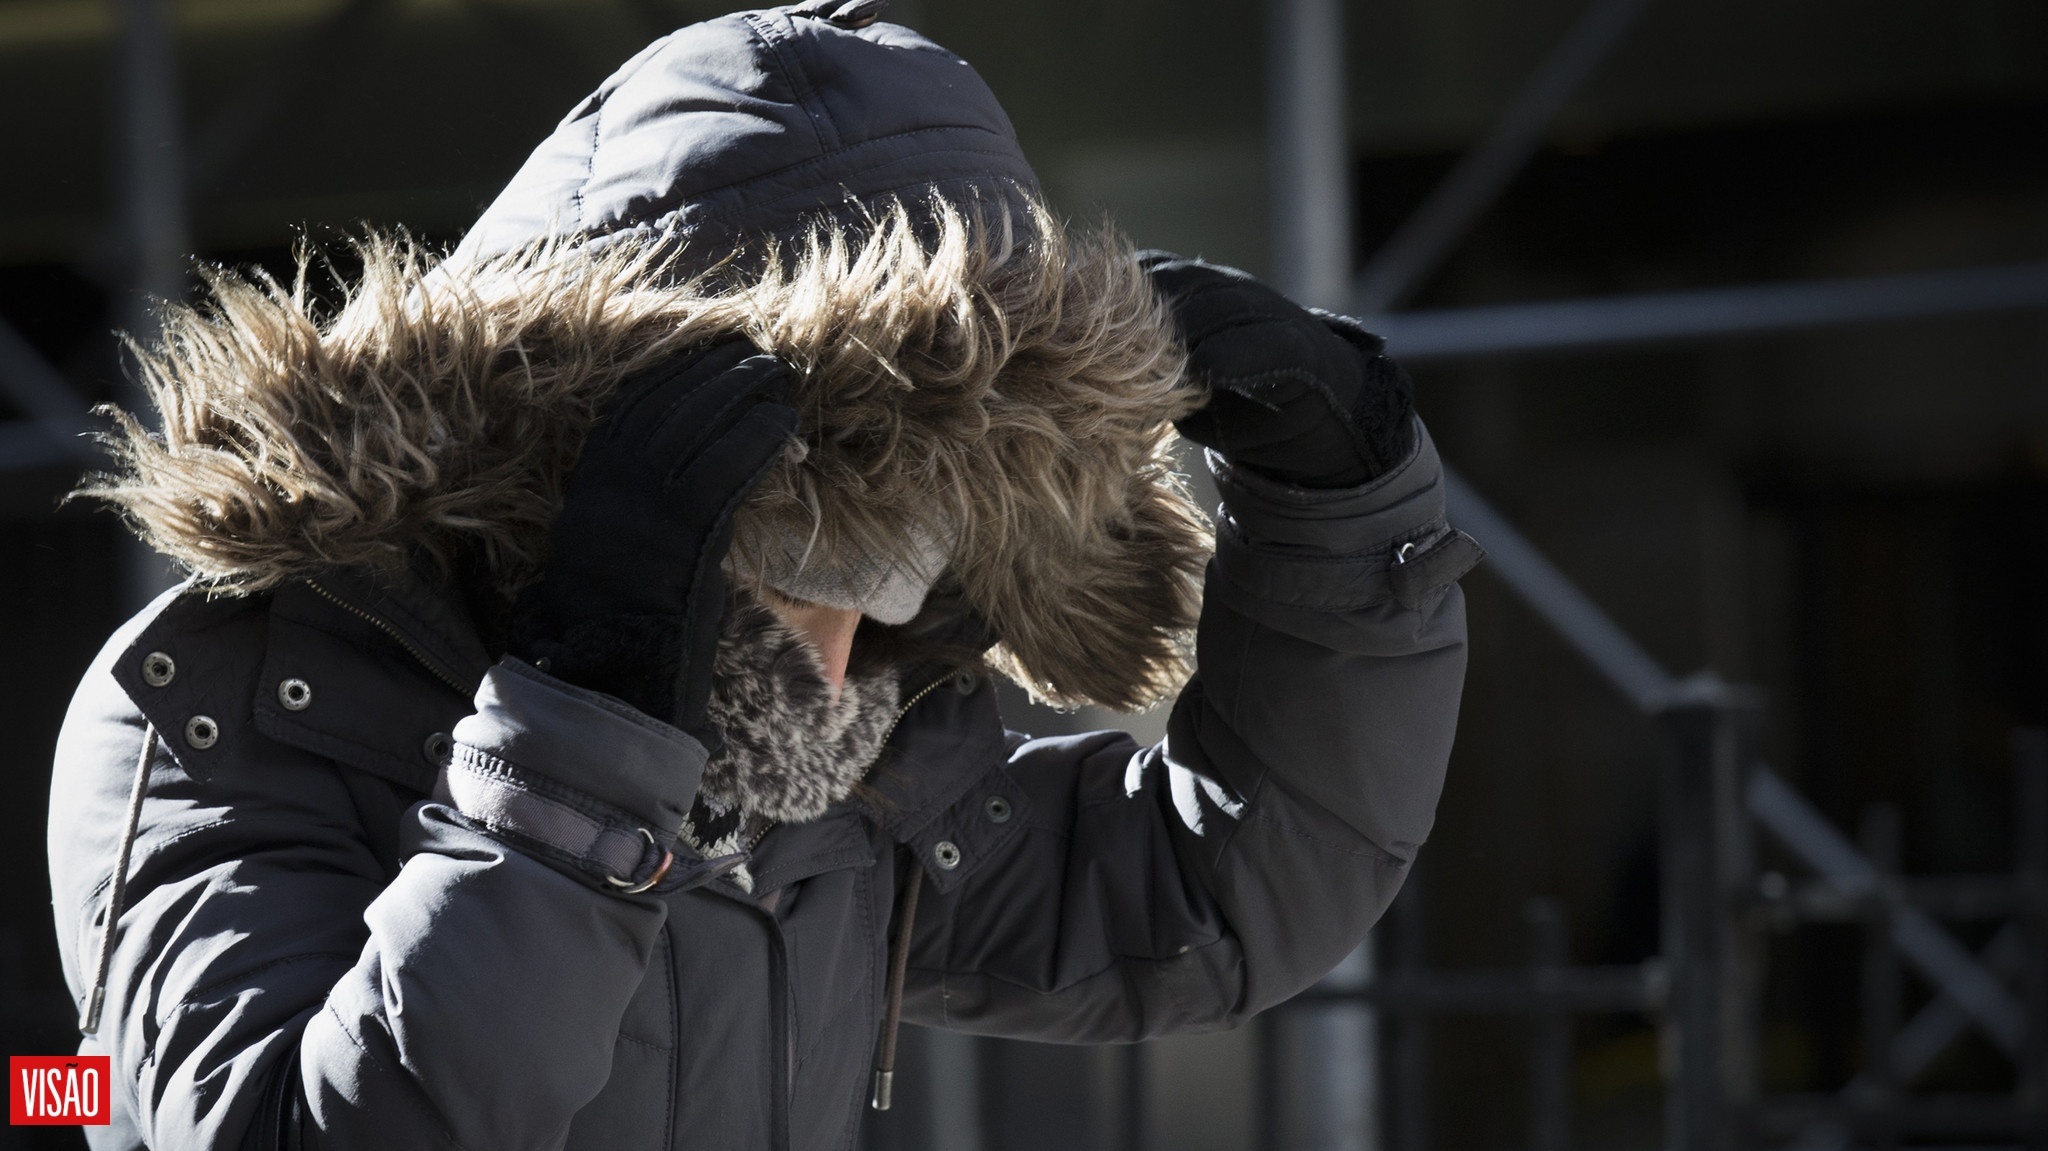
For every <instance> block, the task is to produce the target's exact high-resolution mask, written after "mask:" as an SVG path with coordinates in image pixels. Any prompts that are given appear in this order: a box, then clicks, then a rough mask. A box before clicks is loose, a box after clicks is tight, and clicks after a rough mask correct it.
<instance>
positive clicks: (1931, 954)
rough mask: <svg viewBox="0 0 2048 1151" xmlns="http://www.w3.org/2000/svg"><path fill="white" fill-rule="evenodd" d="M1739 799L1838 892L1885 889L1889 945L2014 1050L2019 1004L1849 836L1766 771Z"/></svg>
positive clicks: (2020, 1022) (2020, 1028)
mask: <svg viewBox="0 0 2048 1151" xmlns="http://www.w3.org/2000/svg"><path fill="white" fill-rule="evenodd" d="M1743 798H1744V800H1745V801H1746V803H1747V806H1748V807H1749V810H1750V813H1751V814H1752V815H1755V816H1756V818H1757V822H1759V823H1761V824H1763V825H1764V826H1765V827H1767V828H1769V829H1770V830H1771V833H1772V834H1773V835H1775V836H1777V837H1778V840H1779V841H1780V842H1782V843H1783V844H1784V845H1785V846H1786V847H1787V848H1789V849H1791V851H1792V853H1793V854H1794V855H1797V856H1798V857H1799V858H1800V861H1801V862H1803V863H1805V864H1806V865H1807V866H1808V867H1810V868H1812V869H1813V870H1814V872H1815V873H1816V874H1818V875H1820V876H1821V877H1822V878H1824V879H1826V880H1827V881H1828V882H1830V883H1832V884H1834V886H1835V889H1836V890H1838V891H1840V892H1841V893H1842V894H1843V895H1844V896H1846V897H1850V898H1859V897H1864V896H1870V895H1878V894H1884V895H1886V897H1887V898H1890V899H1893V900H1894V901H1895V902H1896V906H1895V907H1894V908H1893V912H1892V943H1893V945H1895V946H1896V947H1898V949H1899V953H1900V954H1902V955H1904V956H1905V957H1906V958H1907V959H1908V960H1909V961H1911V962H1912V964H1913V965H1914V966H1915V967H1918V968H1919V969H1920V971H1921V973H1922V974H1924V975H1926V976H1927V977H1928V978H1929V979H1930V980H1931V981H1933V983H1934V985H1935V986H1936V987H1938V988H1940V989H1941V992H1942V994H1944V995H1946V996H1947V997H1948V998H1950V999H1953V1000H1955V1002H1956V1005H1957V1006H1959V1007H1961V1008H1962V1009H1963V1010H1964V1011H1966V1012H1968V1013H1969V1016H1970V1018H1971V1019H1973V1020H1975V1021H1976V1023H1977V1026H1979V1027H1981V1028H1983V1029H1984V1033H1985V1034H1986V1035H1989V1036H1990V1037H1991V1040H1992V1041H1993V1042H1994V1043H1997V1044H1998V1046H1999V1047H2000V1048H2001V1049H2002V1050H2004V1051H2005V1053H2006V1054H2008V1055H2014V1054H2017V1053H2018V1052H2019V1049H2020V1044H2021V1043H2022V1042H2023V1041H2024V1040H2025V1038H2026V1009H2025V1008H2024V1007H2023V1006H2022V1005H2021V1004H2020V1001H2019V1000H2018V999H2016V998H2014V997H2013V994H2012V993H2011V992H2010V991H2007V990H2006V989H2005V984H2003V983H2000V982H1999V980H1998V977H1997V976H1996V975H1993V974H1992V973H1991V972H1990V971H1988V970H1986V969H1985V967H1984V965H1983V964H1981V963H1979V962H1977V958H1976V957H1975V956H1973V955H1971V954H1970V953H1969V952H1968V951H1966V950H1964V948H1963V945H1962V944H1960V943H1957V942H1956V938H1955V936H1953V935H1950V934H1949V933H1948V931H1947V930H1946V929H1945V928H1943V927H1942V926H1941V925H1940V924H1938V923H1936V922H1935V921H1934V919H1933V917H1932V916H1929V915H1928V914H1927V913H1926V912H1924V911H1921V910H1920V909H1919V908H1917V907H1914V906H1912V905H1911V904H1908V903H1905V902H1904V901H1903V900H1898V899H1897V897H1896V896H1892V895H1889V894H1888V893H1886V892H1885V891H1884V886H1883V884H1882V883H1881V881H1880V880H1881V876H1880V874H1879V872H1878V870H1877V868H1876V867H1875V866H1874V865H1873V864H1872V863H1871V862H1870V859H1869V858H1868V857H1867V856H1865V855H1864V854H1863V853H1862V852H1860V851H1858V850H1856V846H1855V844H1853V843H1851V842H1850V841H1849V838H1848V837H1847V836H1845V835H1843V834H1842V833H1841V832H1839V831H1836V830H1835V828H1834V825H1833V824H1831V823H1829V822H1828V821H1827V819H1826V818H1825V817H1824V816H1822V815H1821V814H1820V813H1819V812H1818V811H1815V810H1814V809H1813V807H1812V805H1811V804H1809V803H1807V802H1806V800H1805V799H1804V798H1803V797H1801V796H1800V794H1799V793H1798V792H1796V791H1793V790H1792V786H1791V785H1790V784H1788V783H1786V782H1785V781H1784V780H1783V779H1781V778H1779V777H1778V775H1777V774H1776V773H1775V772H1772V771H1771V770H1770V769H1768V768H1764V767H1759V768H1758V769H1757V770H1756V771H1754V772H1752V773H1751V775H1750V777H1749V787H1748V794H1747V795H1745V796H1744V797H1743Z"/></svg>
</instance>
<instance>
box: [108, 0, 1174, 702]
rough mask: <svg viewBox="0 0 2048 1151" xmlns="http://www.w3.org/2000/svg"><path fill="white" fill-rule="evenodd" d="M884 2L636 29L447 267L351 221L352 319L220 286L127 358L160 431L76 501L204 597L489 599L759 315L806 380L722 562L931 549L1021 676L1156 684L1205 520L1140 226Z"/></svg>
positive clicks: (1092, 692) (757, 566)
mask: <svg viewBox="0 0 2048 1151" xmlns="http://www.w3.org/2000/svg"><path fill="white" fill-rule="evenodd" d="M880 7H881V5H880V3H879V2H878V0H810V2H808V3H804V4H800V5H796V6H794V7H790V8H782V9H774V10H768V11H761V12H742V13H736V14H734V15H731V16H724V17H720V18H718V19H716V20H710V21H706V22H704V23H702V24H696V25H692V26H690V27H688V28H684V29H681V30H679V31H677V32H675V33H673V34H672V35H670V36H667V37H664V38H663V39H661V40H658V41H656V42H655V43H654V44H652V45H650V46H649V47H648V48H647V49H646V50H644V51H642V52H641V53H640V54H638V55H637V56H635V57H634V58H633V59H632V60H630V61H628V62H627V63H626V64H625V65H624V66H622V67H621V68H620V69H619V71H618V72H617V73H616V74H614V75H613V76H612V77H611V78H610V79H608V80H606V81H605V83H604V84H603V85H601V86H600V87H599V89H598V90H597V91H596V92H594V93H592V94H591V96H590V97H588V98H587V99H585V100H584V101H583V102H582V103H581V104H579V105H578V106H577V107H576V108H575V109H573V110H572V111H571V112H570V114H569V115H568V117H566V118H565V119H564V120H563V121H562V123H561V125H559V126H558V127H557V128H556V130H555V131H554V133H553V134H551V135H550V136H549V137H548V138H547V140H545V141H543V143H542V144H541V146H540V147H539V148H538V149H536V150H535V151H534V153H533V155H532V157H531V158H530V159H529V160H528V161H527V162H526V164H525V166H524V167H522V168H521V169H520V171H519V173H518V174H517V175H516V176H515V177H514V178H513V180H512V182H511V184H510V185H509V186H508V187H507V188H506V189H505V190H504V192H503V193H502V194H501V195H500V196H499V197H498V199H497V201H496V202H495V203H493V204H492V205H491V207H490V208H489V209H488V210H487V211H486V212H485V213H484V215H483V218H482V219H481V220H479V221H478V223H477V225H476V227H475V228H474V229H472V230H471V232H470V233H469V234H468V236H467V237H466V238H465V239H464V240H463V242H462V244H461V246H460V247H459V248H458V249H457V250H456V251H455V252H454V253H452V254H451V255H449V256H448V257H447V258H445V259H439V258H437V257H435V256H434V255H433V254H431V253H427V252H424V251H423V250H421V249H420V248H419V247H417V246H415V245H413V244H411V243H410V242H408V241H407V240H405V239H404V238H403V237H391V236H383V237H379V236H372V237H370V238H368V239H366V240H364V241H362V242H360V243H359V244H358V245H357V248H356V251H355V253H354V256H355V260H356V261H359V262H360V265H361V268H362V271H361V274H360V276H358V277H356V278H354V279H353V280H352V282H350V283H347V284H344V285H341V289H342V291H341V295H342V296H343V299H344V302H343V303H342V304H341V305H340V306H339V307H338V308H334V309H329V310H327V311H323V310H322V309H321V308H320V307H318V306H317V305H316V303H315V302H314V298H315V295H316V293H314V292H311V291H310V290H309V288H308V285H307V277H306V274H305V270H304V265H303V264H302V267H301V272H300V275H299V278H298V280H297V281H296V282H295V283H293V284H292V285H290V286H284V285H279V284H275V283H272V282H270V281H268V280H265V279H263V278H261V277H260V276H258V277H254V278H250V277H244V276H236V275H231V274H225V273H220V272H215V273H213V274H211V275H210V276H208V288H209V291H208V294H207V298H206V299H204V300H203V301H201V302H200V303H199V304H197V305H196V306H190V307H185V306H179V307H173V308H171V309H169V311H168V313H167V315H166V317H165V323H164V325H163V329H162V330H163V333H164V335H163V339H162V342H161V343H160V345H159V346H157V347H155V348H153V349H148V350H145V351H143V352H142V353H141V355H140V359H141V364H142V374H143V378H144V380H145V381H146V383H147V385H148V387H149V388H150V390H151V391H152V393H153V395H154V398H155V400H156V403H157V406H158V408H159V409H160V411H161V413H162V419H161V427H162V431H161V433H160V435H151V434H148V433H146V432H145V431H144V430H143V428H142V426H141V425H140V424H138V423H136V422H135V421H133V420H130V419H127V418H125V417H123V418H122V421H121V427H120V433H119V435H118V436H116V437H115V439H114V442H113V447H114V451H115V453H116V456H117V459H118V465H119V466H118V468H117V469H116V470H115V471H114V472H113V473H111V474H109V475H106V476H102V477H99V478H97V479H96V480H93V481H91V482H90V483H89V484H88V486H87V487H86V488H85V489H84V490H85V492H86V494H89V495H93V496H97V497H100V498H103V499H106V500H109V501H112V502H113V503H115V504H116V505H118V506H119V507H120V508H122V509H123V510H124V511H125V512H126V514H127V515H128V517H129V518H130V520H131V521H132V522H133V523H134V525H135V526H136V527H137V529H138V530H139V531H140V533H141V534H142V535H143V536H144V537H145V538H146V539H147V540H148V541H149V542H150V543H151V544H153V545H154V546H155V547H157V548H158V549H159V550H160V551H163V552H164V553H165V554H167V555H170V556H172V557H173V558H175V559H177V560H178V561H180V562H181V563H183V564H184V565H186V566H187V567H189V568H190V569H191V570H192V571H193V572H195V573H197V574H198V575H199V576H200V577H201V578H202V579H203V580H204V581H205V582H207V583H209V584H211V585H212V586H213V587H214V588H216V589H218V590H221V591H233V592H249V591H257V590H261V589H264V588H268V587H274V586H276V585H277V584H278V583H280V582H281V581H283V580H286V579H289V578H291V577H292V576H293V575H295V574H297V573H301V572H305V571H308V570H310V569H313V568H317V567H323V566H327V565H336V564H340V565H367V566H371V567H382V568H393V567H397V566H400V565H402V564H405V563H408V562H410V561H411V560H412V559H414V558H416V557H420V556H425V557H428V558H430V559H433V560H436V561H438V562H440V563H441V564H443V565H448V564H452V563H455V562H457V561H460V562H462V563H464V564H465V565H466V569H467V570H475V568H477V567H481V568H482V569H483V570H484V571H485V572H486V573H487V575H488V576H489V577H490V578H491V579H492V580H493V581H494V582H495V583H496V584H497V585H498V586H499V588H500V589H501V590H508V591H509V590H512V589H516V588H517V587H519V586H520V585H522V584H523V583H525V582H527V581H529V580H530V579H532V578H533V576H534V574H535V573H536V571H537V569H538V564H539V562H540V559H541V557H542V555H543V553H544V551H545V547H546V537H547V526H548V524H549V522H550V521H551V520H552V518H553V516H554V513H555V510H556V508H557V507H558V504H559V499H560V494H561V490H562V483H563V478H564V476H565V475H566V474H567V473H568V471H569V469H570V468H571V467H572V466H573V465H574V463H575V459H576V455H577V452H578V451H579V450H580V447H581V444H582V441H583V436H584V432H585V430H586V429H587V428H588V427H589V425H590V422H591V420H592V417H593V413H594V412H595V411H596V410H597V409H598V406H599V405H600V404H601V403H602V401H603V398H604V396H605V394H606V393H607V392H608V390H609V389H610V388H611V387H612V386H613V385H614V384H615V383H617V382H618V381H619V380H620V379H621V378H623V377H625V376H628V375H630V374H632V373H634V372H636V371H639V370H641V369H643V368H646V367H648V366H650V365H651V364H653V363H654V362H655V361H657V360H659V359H661V358H662V357H665V356H668V355H671V354H673V353H675V352H676V351H678V350H679V349H682V348H684V347H687V346H689V345H692V344H696V343H700V342H704V341H709V340H714V339H719V338H724V337H728V336H732V335H743V336H745V337H747V338H748V339H751V340H752V341H753V342H754V343H755V344H757V345H758V346H760V347H761V348H762V349H763V350H766V351H769V352H773V353H775V354H776V355H779V356H781V357H782V358H783V359H784V360H786V361H788V363H789V364H790V365H792V367H793V368H794V369H795V370H796V374H797V382H796V385H795V388H794V393H793V397H792V400H793V403H794V404H795V405H796V407H797V409H798V412H799V416H800V420H801V432H800V435H799V436H798V438H797V440H796V441H795V442H793V443H792V444H791V446H790V450H789V451H788V453H787V454H786V456H785V458H784V460H783V461H782V464H781V466H780V467H779V468H776V469H774V470H773V471H771V472H770V474H769V475H768V477H767V479H766V480H765V481H764V482H763V483H762V485H761V486H760V488H759V489H758V490H757V491H756V492H755V493H754V495H753V497H752V499H751V500H750V501H749V503H748V504H747V505H746V506H745V507H744V508H743V509H742V511H741V513H740V515H739V516H738V517H737V529H736V539H735V544H734V552H735V555H734V562H733V563H731V564H729V565H728V570H729V571H732V572H734V573H735V574H736V575H742V574H743V573H749V572H758V571H761V570H764V563H763V562H762V561H768V562H769V563H771V564H772V562H773V561H775V560H776V559H777V557H778V554H779V553H780V552H781V551H783V550H786V549H787V548H789V547H790V546H791V541H800V542H801V545H802V563H803V564H804V565H807V566H808V565H821V566H823V567H824V568H826V569H828V570H829V571H854V570H873V568H874V567H875V565H876V563H877V561H878V560H884V561H894V562H897V563H901V564H904V565H908V566H910V567H918V566H925V567H927V568H928V565H929V561H930V558H931V551H932V547H931V545H932V541H950V547H949V548H948V549H947V550H948V551H949V553H950V563H949V564H948V565H947V567H946V569H945V571H944V572H943V573H939V585H938V588H937V589H936V590H937V591H938V592H940V593H943V594H938V595H934V596H933V597H932V599H933V601H934V603H935V604H939V603H957V602H958V601H960V600H964V601H965V602H966V604H967V605H968V606H969V607H971V608H972V609H973V610H974V611H975V612H976V613H978V614H979V616H980V617H981V620H982V622H983V623H984V624H986V625H987V627H986V630H987V631H988V632H989V633H990V634H992V635H993V636H995V637H997V638H998V640H999V646H998V647H997V648H996V649H995V651H994V653H993V660H994V663H995V666H996V668H997V669H998V670H1000V671H1002V672H1004V673H1005V674H1008V675H1009V676H1011V677H1012V678H1014V679H1015V680H1017V681H1018V682H1019V683H1021V684H1023V685H1024V686H1025V687H1027V688H1028V689H1029V690H1030V691H1031V692H1032V693H1033V694H1034V695H1036V696H1037V697H1039V698H1042V699H1045V700H1047V701H1050V702H1054V703H1058V704H1062V705H1071V704H1080V703H1095V704H1100V705H1103V706H1108V707H1113V708H1124V709H1130V708H1138V707H1143V706H1146V705H1148V704H1150V703H1152V702H1155V701H1156V700H1158V699H1160V698H1162V697H1164V696H1165V695H1167V694H1169V693H1171V692H1172V691H1173V690H1175V689H1176V688H1177V687H1178V686H1179V684H1180V683H1181V682H1182V681H1183V679H1184V678H1185V675H1186V671H1187V666H1186V664H1187V660H1188V657H1189V653H1190V648H1191V645H1190V644H1189V643H1188V635H1189V632H1190V629H1191V628H1192V627H1193V624H1194V622H1195V616H1196V614H1197V610H1198V600H1199V594H1200V579H1201V572H1202V567H1203V564H1204V562H1205V558H1206V555H1207V550H1208V547H1209V539H1210V536H1209V533H1208V530H1207V527H1206V523H1205V521H1204V520H1203V517H1202V516H1201V514H1200V513H1199V511H1198V510H1197V509H1196V508H1194V507H1193V506H1192V505H1191V504H1190V503H1189V501H1188V499H1187V496H1186V494H1185V492H1184V491H1183V490H1182V489H1181V487H1180V486H1179V484H1178V482H1177V480H1176V479H1175V477H1174V476H1173V474H1172V472H1171V470H1170V462H1171V460H1170V455H1169V448H1170V445H1171V438H1172V429H1171V426H1170V421H1171V420H1172V419H1174V418H1176V417H1178V416H1180V415H1183V414H1185V413H1186V412H1187V411H1188V410H1190V409H1191V408H1192V407H1193V406H1194V404H1195V403H1196V400H1195V396H1196V395H1197V394H1198V393H1196V392H1195V391H1193V390H1191V389H1188V388H1186V387H1185V386H1184V383H1183V376H1184V373H1185V354H1184V352H1183V351H1182V349H1181V348H1180V347H1179V346H1178V345H1177V343H1176V342H1175V339H1174V336H1173V331H1172V325H1171V323H1170V320H1169V317H1168V316H1167V314H1166V312H1165V310H1164V308H1163V306H1162V304H1161V303H1160V302H1159V301H1158V300H1157V299H1156V298H1155V294H1154V292H1153V290H1152V288H1151V285H1150V282H1149V280H1148V279H1147V277H1146V276H1145V275H1144V273H1143V271H1142V270H1141V269H1140V268H1139V267H1138V265H1137V264H1136V262H1135V260H1134V259H1133V257H1132V253H1131V250H1130V247H1129V245H1127V244H1126V243H1124V242H1123V241H1122V240H1121V239H1119V238H1118V237H1116V236H1115V235H1114V234H1113V233H1111V232H1110V231H1109V230H1108V229H1107V228H1106V227H1105V228H1102V229H1096V230H1092V231H1086V232H1076V231H1070V230H1069V229H1067V228H1066V227H1064V226H1063V225H1062V224H1061V222H1060V221H1058V220H1057V219H1056V218H1055V217H1054V216H1053V215H1052V214H1051V213H1050V212H1048V211H1047V210H1046V209H1045V208H1044V207H1043V205H1042V204H1041V202H1040V201H1039V199H1038V195H1037V191H1036V188H1037V184H1036V178H1035V177H1034V176H1033V175H1032V172H1031V169H1030V167H1029V165H1028V164H1026V163H1025V162H1024V158H1023V155H1022V153H1021V151H1020V150H1019V149H1018V147H1017V141H1016V137H1015V133H1014V132H1013V130H1012V129H1011V126H1010V122H1009V120H1008V118H1007V117H1005V116H1004V114H1003V111H1002V109H1001V107H1000V106H999V105H997V103H996V101H995V97H994V96H993V94H991V93H990V92H989V90H988V88H987V86H986V85H985V84H983V83H982V82H981V80H980V78H979V77H978V76H976V75H975V74H974V71H973V69H971V68H969V67H968V66H967V64H966V63H965V62H964V61H962V60H960V58H959V57H957V56H954V55H952V54H951V53H949V52H946V51H945V50H944V49H942V48H939V47H938V46H937V45H934V44H932V43H931V42H930V41H928V40H925V39H923V38H922V37H920V36H918V35H917V34H916V33H914V32H911V31H909V30H908V29H904V28H900V27H897V26H895V25H890V24H882V23H877V22H875V14H876V12H877V11H878V10H879V9H880ZM320 294H327V295H330V298H331V294H330V293H320ZM925 574H931V573H929V571H928V570H927V571H926V573H925ZM924 622H925V624H926V625H928V626H927V628H926V630H927V631H928V630H930V628H931V626H932V625H934V621H931V620H926V621H924ZM918 625H919V621H918V620H915V619H913V620H912V621H911V622H910V624H908V625H906V626H908V627H911V628H912V629H913V630H915V629H917V627H918Z"/></svg>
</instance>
